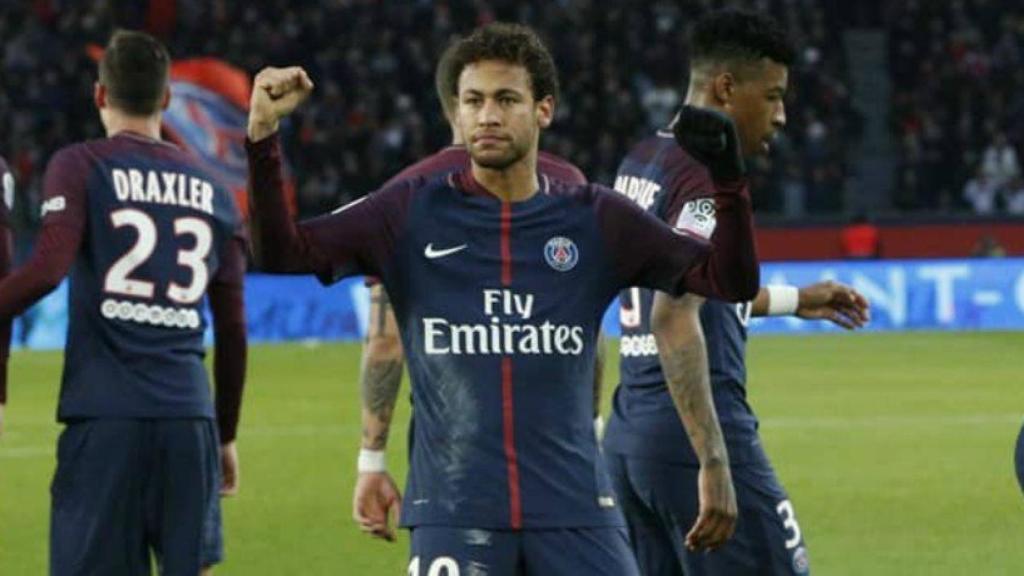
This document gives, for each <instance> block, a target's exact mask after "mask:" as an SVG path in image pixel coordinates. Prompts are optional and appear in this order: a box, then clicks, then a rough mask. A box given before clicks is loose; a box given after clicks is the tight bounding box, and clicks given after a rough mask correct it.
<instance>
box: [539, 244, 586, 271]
mask: <svg viewBox="0 0 1024 576" xmlns="http://www.w3.org/2000/svg"><path fill="white" fill-rule="evenodd" d="M579 259H580V251H579V249H578V248H576V243H575V242H573V241H572V240H569V239H568V238H566V237H565V236H555V237H554V238H552V239H550V240H548V243H547V244H545V245H544V260H546V261H547V263H548V266H551V267H552V268H554V269H555V270H558V271H559V272H568V271H569V270H572V269H573V268H574V267H575V266H576V263H577V262H579Z"/></svg>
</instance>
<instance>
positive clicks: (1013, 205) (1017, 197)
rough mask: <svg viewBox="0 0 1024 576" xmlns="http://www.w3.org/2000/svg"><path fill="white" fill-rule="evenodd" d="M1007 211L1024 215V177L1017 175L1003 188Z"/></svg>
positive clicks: (1016, 214)
mask: <svg viewBox="0 0 1024 576" xmlns="http://www.w3.org/2000/svg"><path fill="white" fill-rule="evenodd" d="M1003 200H1004V202H1005V204H1006V211H1007V212H1009V213H1010V214H1013V215H1014V216H1024V178H1021V177H1017V178H1015V179H1013V180H1012V181H1011V182H1010V183H1009V184H1008V185H1006V187H1004V188H1003Z"/></svg>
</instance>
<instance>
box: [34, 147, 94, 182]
mask: <svg viewBox="0 0 1024 576" xmlns="http://www.w3.org/2000/svg"><path fill="white" fill-rule="evenodd" d="M96 142H97V141H95V140H90V141H87V142H78V143H75V144H70V145H68V146H64V147H63V148H59V149H58V150H57V151H56V152H54V153H53V154H52V155H50V159H49V160H48V161H47V163H46V171H47V174H49V175H51V176H58V177H61V176H71V175H72V174H71V173H73V172H78V173H81V172H84V171H86V170H88V169H89V166H91V165H92V161H91V159H92V158H94V157H95V156H96V151H95V150H94V148H95V144H96ZM79 176H81V174H79Z"/></svg>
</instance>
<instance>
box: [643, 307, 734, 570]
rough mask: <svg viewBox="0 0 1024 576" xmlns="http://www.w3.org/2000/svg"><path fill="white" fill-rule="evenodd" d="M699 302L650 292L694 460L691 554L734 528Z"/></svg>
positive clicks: (654, 324) (661, 352)
mask: <svg viewBox="0 0 1024 576" xmlns="http://www.w3.org/2000/svg"><path fill="white" fill-rule="evenodd" d="M702 304H703V299H702V298H700V297H697V296H692V295H686V296H682V297H680V298H672V297H671V296H669V295H667V294H665V293H663V292H656V293H655V296H654V304H653V306H652V308H651V331H652V332H653V333H654V338H655V341H656V342H657V345H658V357H659V359H660V360H661V367H662V371H663V372H664V374H665V381H666V382H667V384H668V388H669V393H670V394H671V395H672V401H673V403H674V404H675V406H676V410H677V411H678V412H679V418H680V419H681V420H682V421H683V426H684V427H685V428H686V433H687V435H688V436H689V438H690V443H691V444H692V445H693V449H694V451H695V452H696V453H697V458H698V459H699V460H700V475H699V483H700V485H699V487H698V489H699V494H700V514H699V516H698V517H697V521H696V523H695V524H694V526H693V528H692V529H691V530H690V532H689V533H688V534H687V535H686V545H687V547H688V548H690V549H691V550H699V549H704V548H707V549H714V548H717V547H718V546H721V545H722V544H723V543H725V541H726V540H727V539H728V538H729V536H731V535H732V533H733V530H734V529H735V526H736V517H737V508H736V494H735V491H734V489H733V485H732V475H731V473H730V471H729V454H728V452H727V450H726V447H725V439H724V437H723V435H722V428H721V426H720V425H719V422H718V414H717V413H716V412H715V405H714V402H713V400H712V396H711V383H710V377H709V376H708V358H707V347H706V345H705V342H704V332H703V330H702V329H701V325H700V307H701V305H702Z"/></svg>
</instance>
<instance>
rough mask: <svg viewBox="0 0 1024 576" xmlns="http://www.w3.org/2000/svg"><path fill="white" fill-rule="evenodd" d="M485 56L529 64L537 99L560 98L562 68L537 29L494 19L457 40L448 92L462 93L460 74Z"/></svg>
mask: <svg viewBox="0 0 1024 576" xmlns="http://www.w3.org/2000/svg"><path fill="white" fill-rule="evenodd" d="M484 60H500V61H503V62H508V63H510V64H515V65H518V66H522V67H523V68H526V72H527V74H528V75H529V77H530V89H531V90H532V91H533V99H534V100H540V99H542V98H545V97H547V96H551V97H552V98H554V99H556V100H557V99H558V70H557V69H556V68H555V61H554V59H553V58H552V57H551V53H550V52H548V49H547V47H546V46H544V43H543V42H542V41H541V39H540V37H539V36H537V33H536V32H534V31H533V30H531V29H530V28H527V27H526V26H522V25H519V24H507V23H503V22H494V23H491V24H488V25H486V26H483V27H481V28H477V29H476V30H474V31H473V33H472V34H470V35H469V36H467V37H466V38H463V39H462V40H459V41H458V42H456V44H455V47H454V49H453V51H452V55H451V71H450V76H449V78H448V87H447V92H448V93H449V94H451V95H452V96H453V97H457V96H458V94H459V76H461V75H462V71H463V70H464V69H465V68H466V66H468V65H470V64H474V63H476V62H482V61H484Z"/></svg>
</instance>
